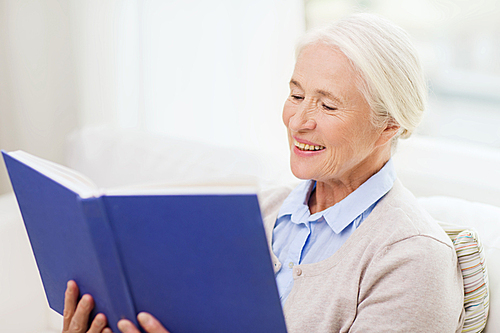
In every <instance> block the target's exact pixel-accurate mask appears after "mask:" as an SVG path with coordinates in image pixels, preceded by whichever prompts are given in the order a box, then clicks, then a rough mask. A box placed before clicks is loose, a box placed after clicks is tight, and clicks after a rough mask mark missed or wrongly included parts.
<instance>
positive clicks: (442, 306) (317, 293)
mask: <svg viewBox="0 0 500 333" xmlns="http://www.w3.org/2000/svg"><path fill="white" fill-rule="evenodd" d="M290 191H291V189H285V188H282V189H279V190H273V191H268V192H264V193H262V194H261V195H259V200H260V201H261V207H262V213H263V216H264V224H265V228H266V234H267V236H268V240H269V246H270V248H271V244H272V231H273V228H274V225H275V222H276V217H277V214H278V211H279V208H280V207H281V204H282V202H283V200H284V199H285V198H286V197H287V195H288V194H289V192H290ZM271 257H272V261H273V264H274V266H275V271H276V272H277V271H278V270H279V269H280V267H281V263H280V262H279V261H278V258H277V257H276V255H274V253H272V251H271ZM293 278H294V285H293V289H292V291H291V293H290V295H289V297H288V299H287V302H286V303H285V306H284V313H285V319H286V323H287V327H288V332H289V333H299V332H300V333H312V332H363V333H365V332H426V333H430V332H436V333H446V332H460V331H461V328H462V325H463V310H464V309H463V281H462V274H461V271H460V268H459V266H458V263H457V257H456V253H455V250H454V248H453V245H452V243H451V241H450V239H449V238H448V236H447V235H446V234H445V233H444V231H443V230H442V229H441V228H440V227H439V225H438V224H437V223H436V221H434V220H433V219H432V218H431V217H430V215H429V214H427V212H425V211H424V210H423V209H422V208H420V206H419V204H418V202H417V200H416V199H415V197H414V196H413V195H412V194H411V193H410V192H409V191H408V190H407V189H406V188H404V187H403V186H402V185H401V183H400V182H399V180H396V182H395V183H394V186H393V188H392V189H391V190H390V191H389V192H388V193H387V195H386V196H385V197H384V198H383V199H382V200H381V201H380V202H379V203H378V204H377V206H376V207H375V209H374V210H373V211H372V213H371V214H370V215H369V216H368V218H367V219H366V220H365V221H364V222H363V223H362V224H361V225H360V227H359V228H358V229H357V230H356V231H355V232H354V233H353V234H352V235H351V237H349V239H348V240H347V241H346V243H345V244H344V245H343V246H342V247H341V248H340V249H339V250H338V251H337V252H336V253H335V254H334V255H333V256H331V257H329V258H328V259H326V260H323V261H320V262H318V263H315V264H306V265H297V266H295V267H294V270H293Z"/></svg>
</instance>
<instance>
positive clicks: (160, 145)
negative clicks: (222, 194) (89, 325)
mask: <svg viewBox="0 0 500 333" xmlns="http://www.w3.org/2000/svg"><path fill="white" fill-rule="evenodd" d="M468 149H469V150H470V151H469V150H468ZM481 149H482V148H481ZM481 149H479V150H478V149H475V147H467V149H458V150H457V149H456V147H455V146H454V145H453V143H450V142H445V141H444V142H443V141H435V140H432V139H429V138H424V137H415V138H411V139H410V140H407V142H401V143H400V145H399V147H398V152H397V153H396V154H395V157H394V160H395V165H396V169H397V172H398V175H399V177H400V178H401V180H402V182H403V183H404V184H406V185H407V187H409V188H410V190H412V191H413V192H414V193H415V194H416V195H417V196H418V197H419V201H420V202H421V204H422V205H423V206H424V207H425V208H426V209H427V210H428V211H429V213H430V214H431V215H433V216H434V217H435V218H436V219H438V220H440V221H444V222H448V223H451V224H457V225H465V226H469V227H472V228H475V229H476V230H477V233H478V234H479V236H480V238H481V241H482V244H483V246H484V249H485V254H486V264H487V267H488V274H489V284H490V315H489V319H488V323H487V326H486V329H485V330H484V332H487V333H493V332H500V207H499V206H500V184H498V183H495V182H496V181H498V179H497V178H495V177H496V176H497V175H498V174H496V173H495V172H496V171H494V170H496V169H500V168H499V166H500V157H499V156H498V152H496V151H495V150H493V149H492V150H488V149H486V150H485V149H482V150H481ZM65 155H66V160H65V162H64V164H66V165H68V166H69V167H71V168H73V169H75V170H77V171H80V172H82V173H83V174H85V175H86V176H88V177H89V178H91V179H92V180H94V181H95V182H96V183H97V184H98V185H99V186H101V187H115V186H122V185H127V184H132V183H152V182H155V183H158V182H161V183H164V184H166V185H167V186H172V185H175V184H178V183H181V182H182V183H197V182H200V181H203V182H206V181H209V182H230V181H233V180H235V179H238V180H241V179H246V180H248V179H251V180H252V181H255V182H257V183H258V184H259V186H260V187H261V188H266V187H268V186H273V185H275V184H277V183H283V182H286V183H293V182H297V180H296V179H295V178H293V176H292V175H291V173H290V171H289V170H288V167H287V165H288V162H287V161H278V160H276V157H275V156H273V155H272V154H269V155H265V154H264V153H261V152H252V151H248V150H245V149H238V148H230V147H216V146H211V145H208V144H205V143H200V142H186V141H185V140H180V139H175V138H169V137H163V136H156V135H153V134H147V133H144V132H139V131H132V130H118V129H111V128H87V129H83V130H80V131H77V132H75V133H73V134H72V135H71V136H70V137H69V138H68V143H67V146H66V154H65ZM462 159H463V160H462ZM471 160H472V162H471ZM476 162H477V163H478V165H477V166H476V165H472V164H474V163H476ZM497 162H498V163H497ZM471 163H472V164H471ZM495 163H497V164H496V167H491V165H495ZM483 164H484V166H485V168H486V169H484V168H483V169H478V170H486V172H483V173H482V175H481V174H480V175H479V176H478V175H476V174H474V176H473V177H472V178H473V179H472V181H471V180H470V179H466V177H464V175H466V174H467V172H469V173H470V169H468V168H471V167H480V166H481V165H483ZM270 166H271V167H270ZM449 168H453V170H452V171H450V170H451V169H449ZM488 168H490V169H491V170H490V169H488ZM447 170H448V171H447ZM474 170H475V169H474ZM488 170H489V171H488ZM492 170H493V171H492ZM488 172H491V173H490V174H488ZM480 176H482V177H483V179H480V178H481V177H480ZM454 177H455V178H454ZM474 177H475V178H474ZM488 177H489V178H488ZM474 184H476V186H475V187H474ZM497 185H498V186H497ZM0 267H1V268H0V331H1V332H10V333H18V332H19V333H20V332H23V333H53V332H60V331H61V327H62V319H61V316H59V315H58V314H57V313H55V312H54V311H52V310H50V309H49V308H48V304H47V302H46V300H45V296H44V293H43V287H42V284H41V280H40V277H39V275H38V271H37V268H36V263H35V260H34V257H33V255H32V253H31V248H30V245H29V241H28V239H27V235H26V232H25V229H24V226H23V223H22V219H21V215H20V212H19V209H18V207H17V203H16V200H15V197H14V195H13V193H7V194H4V195H2V196H0Z"/></svg>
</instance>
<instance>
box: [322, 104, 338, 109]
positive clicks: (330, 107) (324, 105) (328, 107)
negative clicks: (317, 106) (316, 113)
mask: <svg viewBox="0 0 500 333" xmlns="http://www.w3.org/2000/svg"><path fill="white" fill-rule="evenodd" d="M323 108H325V110H328V111H335V110H337V108H336V107H333V106H328V105H326V104H323Z"/></svg>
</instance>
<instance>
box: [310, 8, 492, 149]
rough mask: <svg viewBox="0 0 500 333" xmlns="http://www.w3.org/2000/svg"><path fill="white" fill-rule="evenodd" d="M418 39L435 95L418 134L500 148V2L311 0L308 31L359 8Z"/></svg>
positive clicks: (418, 47)
mask: <svg viewBox="0 0 500 333" xmlns="http://www.w3.org/2000/svg"><path fill="white" fill-rule="evenodd" d="M359 11H363V12H372V13H376V14H380V15H382V16H384V17H386V18H388V19H390V20H391V21H393V22H395V23H396V24H398V25H399V26H401V27H402V28H404V29H405V30H406V31H408V32H409V33H410V34H411V36H412V37H413V39H414V43H415V46H416V47H417V49H418V51H419V54H420V57H421V59H422V63H423V66H424V70H425V72H426V77H427V80H428V82H429V87H430V95H429V105H428V108H427V113H426V116H425V118H424V121H423V122H422V124H421V126H420V127H419V129H418V130H417V133H418V134H421V135H427V136H433V137H442V138H448V139H452V140H457V141H467V142H474V143H479V144H483V145H488V146H493V147H499V148H500V61H499V59H500V20H498V17H500V4H499V3H498V1H496V0H475V1H471V0H364V1H363V0H357V1H356V0H305V12H306V25H307V29H311V28H315V27H318V26H321V25H324V24H326V23H327V22H329V21H331V20H335V19H338V18H341V17H343V16H345V15H348V14H350V13H354V12H359Z"/></svg>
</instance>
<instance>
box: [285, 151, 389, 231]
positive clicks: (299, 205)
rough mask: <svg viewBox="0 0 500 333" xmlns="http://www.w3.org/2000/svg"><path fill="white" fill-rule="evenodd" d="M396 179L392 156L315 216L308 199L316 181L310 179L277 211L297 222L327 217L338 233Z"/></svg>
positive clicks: (377, 198)
mask: <svg viewBox="0 0 500 333" xmlns="http://www.w3.org/2000/svg"><path fill="white" fill-rule="evenodd" d="M395 179H396V171H395V169H394V165H393V162H392V159H390V160H389V161H388V162H387V163H386V164H385V165H384V167H383V168H382V169H380V171H379V172H377V173H376V174H374V175H373V176H371V177H370V178H369V179H368V180H367V181H366V182H364V183H363V184H361V186H359V187H358V188H357V189H356V190H355V191H354V192H352V193H351V194H349V195H348V196H347V197H345V198H344V199H343V200H342V201H340V202H338V203H337V204H335V205H333V206H331V207H329V208H327V209H325V210H323V211H321V212H317V213H315V214H312V215H311V214H310V212H309V206H308V205H307V202H308V201H309V196H310V194H311V191H312V190H313V188H314V185H315V181H313V180H308V181H305V182H302V183H300V184H299V185H298V186H297V187H296V188H295V189H294V190H293V191H292V192H291V193H290V195H289V196H288V197H287V198H286V199H285V201H284V202H283V205H282V206H281V209H280V211H279V213H278V218H280V217H283V216H285V215H290V220H291V221H292V222H293V223H296V224H299V223H306V222H307V221H318V220H319V219H321V218H324V219H325V221H326V222H327V223H328V225H329V226H330V227H331V228H332V230H333V231H334V232H335V233H337V234H338V233H340V232H342V230H344V229H345V228H346V227H347V226H348V225H349V224H350V223H351V222H352V221H354V220H355V219H356V218H357V217H358V216H360V215H361V214H363V213H364V212H365V211H367V210H369V208H372V206H374V205H375V204H376V203H377V202H378V201H379V200H380V199H381V198H382V197H383V196H384V195H385V194H386V193H387V192H389V190H390V189H391V188H392V186H393V184H394V180H395ZM370 211H371V210H370Z"/></svg>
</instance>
